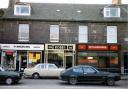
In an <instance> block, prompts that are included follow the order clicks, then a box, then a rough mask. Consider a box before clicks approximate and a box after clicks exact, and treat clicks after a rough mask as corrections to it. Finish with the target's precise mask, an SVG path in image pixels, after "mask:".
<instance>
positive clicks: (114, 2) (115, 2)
mask: <svg viewBox="0 0 128 89" xmlns="http://www.w3.org/2000/svg"><path fill="white" fill-rule="evenodd" d="M112 4H114V5H121V0H112Z"/></svg>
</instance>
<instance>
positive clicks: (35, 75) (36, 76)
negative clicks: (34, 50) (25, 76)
mask: <svg viewBox="0 0 128 89" xmlns="http://www.w3.org/2000/svg"><path fill="white" fill-rule="evenodd" d="M32 77H33V79H38V78H39V77H40V76H39V74H38V73H34V74H33V75H32Z"/></svg>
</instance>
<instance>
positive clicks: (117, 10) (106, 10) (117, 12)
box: [103, 7, 120, 17]
mask: <svg viewBox="0 0 128 89" xmlns="http://www.w3.org/2000/svg"><path fill="white" fill-rule="evenodd" d="M112 9H116V16H111V13H112V11H111V10H112ZM103 12H104V17H120V8H119V7H118V8H117V7H109V8H108V7H106V8H104V11H103ZM107 12H108V15H107Z"/></svg>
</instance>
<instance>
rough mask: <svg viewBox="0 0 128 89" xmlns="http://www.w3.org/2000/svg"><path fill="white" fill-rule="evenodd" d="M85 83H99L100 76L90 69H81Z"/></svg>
mask: <svg viewBox="0 0 128 89" xmlns="http://www.w3.org/2000/svg"><path fill="white" fill-rule="evenodd" d="M83 70H84V81H85V82H101V81H103V80H102V76H101V75H99V73H98V72H97V71H96V70H95V69H93V68H92V67H83Z"/></svg>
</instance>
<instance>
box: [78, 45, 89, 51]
mask: <svg viewBox="0 0 128 89" xmlns="http://www.w3.org/2000/svg"><path fill="white" fill-rule="evenodd" d="M78 49H79V50H86V49H87V48H86V45H78Z"/></svg>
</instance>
